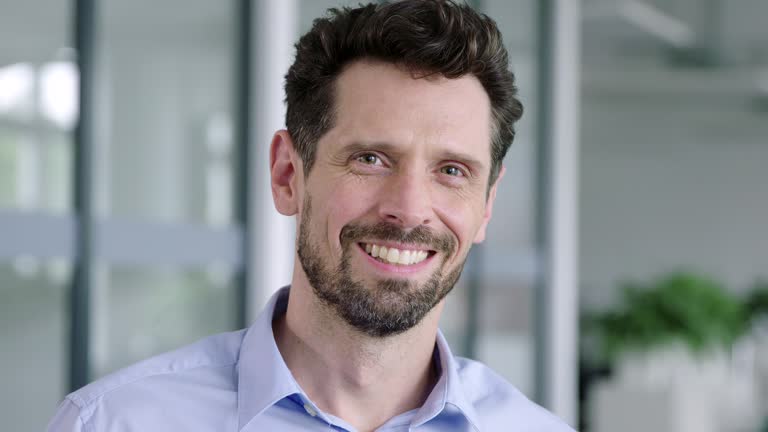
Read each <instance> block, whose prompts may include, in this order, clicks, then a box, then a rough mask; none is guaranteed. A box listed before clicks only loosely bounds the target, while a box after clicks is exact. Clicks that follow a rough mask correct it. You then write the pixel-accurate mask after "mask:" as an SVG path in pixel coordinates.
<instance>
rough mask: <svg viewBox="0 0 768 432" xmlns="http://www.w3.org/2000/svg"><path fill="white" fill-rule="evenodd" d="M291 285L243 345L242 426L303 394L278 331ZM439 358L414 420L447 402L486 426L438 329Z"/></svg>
mask: <svg viewBox="0 0 768 432" xmlns="http://www.w3.org/2000/svg"><path fill="white" fill-rule="evenodd" d="M288 292H289V287H284V288H281V289H280V290H279V291H277V292H276V293H275V294H274V295H273V296H272V298H271V299H270V300H269V302H268V303H267V305H266V306H265V307H264V310H263V311H262V312H261V314H260V315H259V317H258V318H257V319H256V321H255V322H254V323H253V325H251V327H250V328H249V329H248V330H247V332H246V334H245V336H244V338H243V343H242V346H241V348H240V357H239V359H238V362H237V368H238V402H237V405H238V406H237V410H238V430H242V429H243V428H244V427H245V426H246V425H247V424H248V423H249V422H250V421H251V420H252V419H253V418H254V417H256V416H257V415H259V414H261V413H262V412H264V410H266V409H267V408H269V407H270V406H272V405H274V404H275V403H277V402H279V401H280V400H281V399H283V398H285V397H288V396H290V395H293V394H301V395H303V391H302V390H301V387H300V386H299V384H298V383H297V382H296V380H295V379H294V378H293V375H292V374H291V371H290V370H289V369H288V366H287V365H286V364H285V361H284V360H283V357H282V355H281V354H280V351H279V350H278V348H277V343H276V342H275V336H274V333H273V332H272V320H273V319H274V317H275V316H277V315H281V314H284V313H285V310H286V308H287V306H288ZM435 357H436V358H437V360H438V361H439V362H440V363H439V364H440V378H439V379H438V381H437V384H435V387H434V389H432V392H431V393H430V395H429V397H428V398H427V400H426V401H425V402H424V405H422V407H421V408H419V410H418V411H417V413H416V416H415V417H414V419H413V421H412V424H413V426H420V425H422V424H424V423H426V422H428V421H429V420H431V419H433V418H435V417H437V416H438V415H440V414H441V413H442V412H443V411H444V410H445V407H446V404H450V405H453V406H454V407H455V408H456V409H458V410H459V412H460V413H461V414H462V415H463V416H464V417H465V418H466V420H467V421H468V422H469V423H470V424H471V425H472V426H473V427H474V428H475V430H480V423H479V422H478V415H477V412H476V411H475V407H474V405H473V404H472V403H471V402H470V400H469V399H467V391H468V389H466V388H464V386H463V383H462V380H461V378H460V377H459V373H458V364H457V362H456V358H455V357H454V356H453V354H452V353H451V350H450V348H449V347H448V342H447V341H446V340H445V337H444V336H443V334H442V332H440V331H439V330H438V332H437V342H436V350H435Z"/></svg>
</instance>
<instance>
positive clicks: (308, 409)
mask: <svg viewBox="0 0 768 432" xmlns="http://www.w3.org/2000/svg"><path fill="white" fill-rule="evenodd" d="M304 411H306V412H307V414H309V415H311V416H312V417H316V416H317V411H315V409H314V408H312V406H311V405H309V404H308V403H305V404H304Z"/></svg>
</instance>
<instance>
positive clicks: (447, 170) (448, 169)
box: [440, 165, 464, 177]
mask: <svg viewBox="0 0 768 432" xmlns="http://www.w3.org/2000/svg"><path fill="white" fill-rule="evenodd" d="M440 172H441V173H443V174H447V175H449V176H452V177H462V176H463V175H464V173H463V172H462V171H461V169H459V168H458V167H456V166H453V165H447V166H444V167H442V168H440Z"/></svg>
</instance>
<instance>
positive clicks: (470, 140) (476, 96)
mask: <svg viewBox="0 0 768 432" xmlns="http://www.w3.org/2000/svg"><path fill="white" fill-rule="evenodd" d="M334 109H335V122H334V127H333V129H332V130H331V131H329V135H332V136H333V138H334V139H332V140H330V142H332V143H339V144H343V143H345V142H346V141H348V140H363V141H371V142H376V141H383V142H387V143H389V144H392V145H399V146H410V147H413V148H416V147H418V148H424V149H425V150H447V151H451V152H464V153H470V154H472V156H473V157H475V158H476V159H479V160H482V161H484V162H489V161H490V146H491V144H490V143H491V109H490V100H489V98H488V95H487V94H486V92H485V89H484V88H483V86H482V84H480V82H479V81H478V80H477V78H475V77H474V76H472V75H466V76H463V77H460V78H455V79H447V78H445V77H443V76H441V75H432V76H429V77H425V78H415V77H414V76H413V75H412V74H411V73H410V72H409V71H408V70H406V69H404V68H402V67H399V66H396V65H394V64H390V63H382V62H370V61H361V62H356V63H353V64H351V65H350V66H348V67H347V68H346V69H345V70H344V71H343V72H342V73H341V75H340V76H339V77H338V79H337V81H336V85H335V106H334Z"/></svg>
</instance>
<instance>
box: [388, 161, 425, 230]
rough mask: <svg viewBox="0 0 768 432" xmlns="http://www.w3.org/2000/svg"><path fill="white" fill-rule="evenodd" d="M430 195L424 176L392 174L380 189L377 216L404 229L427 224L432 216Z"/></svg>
mask: <svg viewBox="0 0 768 432" xmlns="http://www.w3.org/2000/svg"><path fill="white" fill-rule="evenodd" d="M430 195H431V194H430V182H429V180H428V179H427V178H425V177H424V176H419V175H415V174H407V173H401V174H396V175H393V176H392V177H391V178H390V180H389V181H388V182H387V184H386V185H385V187H384V188H383V190H382V191H381V194H380V201H379V216H380V217H381V218H382V219H384V220H385V221H387V222H390V223H394V224H397V225H400V226H402V227H403V228H406V229H408V228H415V227H417V226H419V225H428V224H429V223H430V222H431V221H432V218H433V217H434V216H433V215H434V213H433V210H432V199H431V196H430Z"/></svg>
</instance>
